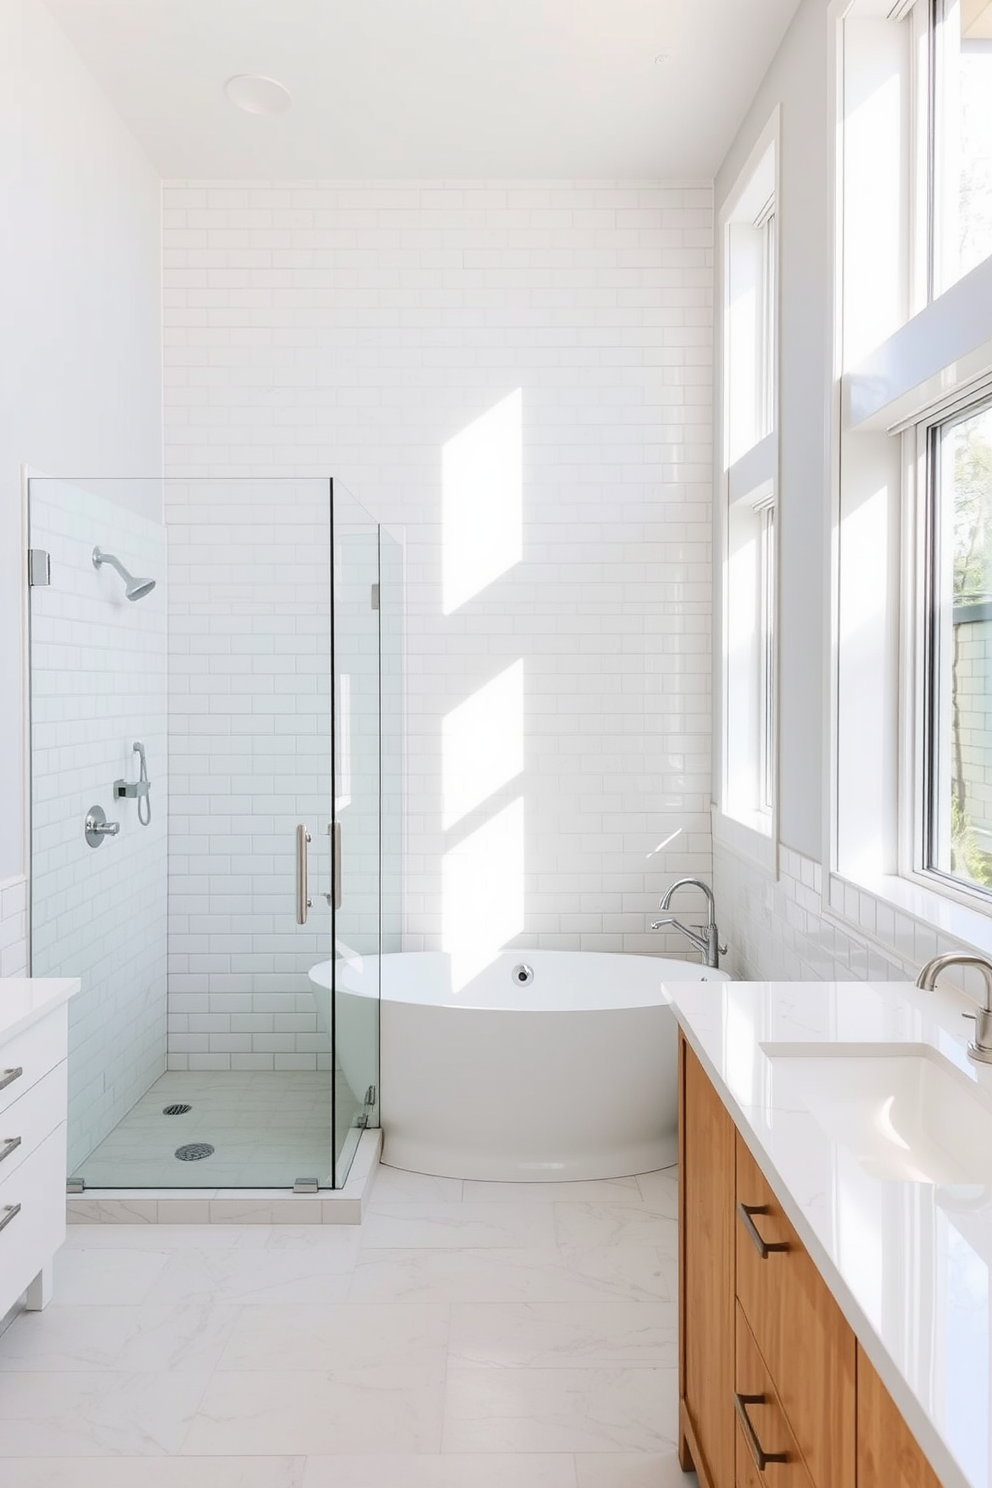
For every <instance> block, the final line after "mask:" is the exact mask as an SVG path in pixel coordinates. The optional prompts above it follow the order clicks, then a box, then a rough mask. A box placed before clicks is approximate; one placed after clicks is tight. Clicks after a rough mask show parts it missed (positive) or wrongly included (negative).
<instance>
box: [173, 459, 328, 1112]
mask: <svg viewBox="0 0 992 1488" xmlns="http://www.w3.org/2000/svg"><path fill="white" fill-rule="evenodd" d="M166 520H167V524H168V532H169V757H170V761H171V769H172V776H171V794H170V816H169V1068H170V1070H201V1071H204V1070H232V1069H233V1070H242V1071H250V1070H262V1071H266V1070H300V1071H312V1070H316V1069H318V1068H324V1069H326V1068H327V1066H328V1051H329V1038H328V1035H327V1033H326V1032H323V1031H321V1030H320V1029H319V1028H318V1024H317V1010H316V1004H315V1002H314V999H313V996H312V995H311V992H310V982H309V980H308V977H307V971H308V969H309V968H310V967H311V966H313V965H314V963H315V962H316V961H318V960H320V959H326V958H327V957H328V956H329V954H330V949H329V948H330V933H329V932H330V916H329V911H328V909H327V906H326V902H325V900H324V897H323V892H322V891H323V890H325V889H326V888H327V886H328V882H327V876H328V856H329V848H328V840H327V837H326V833H325V834H324V835H322V834H321V831H320V823H324V824H325V826H326V822H327V820H328V813H329V806H330V798H331V776H330V762H331V735H330V723H331V695H330V688H331V655H330V634H331V590H330V574H331V549H330V531H331V519H330V486H329V483H328V482H327V481H326V480H306V481H295V482H288V481H283V482H279V481H266V480H260V481H238V480H233V481H229V480H218V481H213V482H206V481H186V480H176V481H169V482H168V483H167V485H166ZM298 822H302V823H304V824H306V825H308V826H309V828H310V831H311V833H312V835H313V839H314V840H313V844H312V847H311V875H312V876H311V883H310V888H311V895H312V897H313V899H314V908H313V910H312V911H311V916H310V920H309V922H308V924H307V925H306V926H305V927H299V926H297V924H296V920H295V899H294V883H295V848H294V844H295V830H296V824H297V823H298ZM327 1093H328V1100H329V1099H330V1086H329V1084H328V1092H327ZM329 1119H330V1118H329V1117H328V1120H329Z"/></svg>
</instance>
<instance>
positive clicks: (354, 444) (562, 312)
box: [164, 181, 712, 1055]
mask: <svg viewBox="0 0 992 1488" xmlns="http://www.w3.org/2000/svg"><path fill="white" fill-rule="evenodd" d="M164 224H165V256H164V272H165V399H166V468H167V472H168V474H169V475H170V477H172V478H180V479H181V478H186V477H202V476H212V477H217V476H222V477H231V476H237V475H251V476H264V475H267V474H269V473H272V474H276V473H278V474H280V475H286V476H290V475H292V476H300V477H305V476H322V475H328V474H332V475H334V476H335V477H341V478H343V480H344V481H345V482H346V483H347V485H348V486H349V487H350V488H351V489H352V490H353V491H354V492H355V493H356V495H357V496H358V497H359V499H361V500H362V501H363V502H364V503H365V504H366V505H367V506H369V507H370V508H371V509H372V510H373V511H374V512H375V513H376V514H377V515H378V516H379V518H380V519H381V520H383V521H384V522H386V523H387V524H389V525H390V526H391V527H393V528H394V529H400V530H404V531H405V577H404V582H405V588H406V599H407V608H406V617H405V708H404V713H405V739H404V753H405V768H406V779H405V786H404V797H405V810H406V819H405V833H404V836H405V847H404V863H403V892H404V934H403V944H404V948H405V949H407V950H417V949H437V948H441V947H442V946H447V948H457V946H458V945H459V944H461V943H462V942H479V941H485V940H486V939H487V938H488V939H491V940H493V941H497V942H498V941H506V942H508V943H510V944H513V943H516V944H521V945H533V946H540V947H545V948H562V949H578V948H584V949H589V950H601V951H610V950H625V951H629V952H642V953H645V952H660V953H674V954H679V955H681V954H683V953H684V951H685V949H686V947H685V943H684V942H682V941H680V939H679V937H678V936H669V935H665V934H654V935H652V934H650V933H649V932H648V930H647V925H648V923H649V920H650V918H651V915H652V913H653V912H654V911H655V910H656V908H657V903H658V898H659V895H660V893H661V892H662V890H663V889H664V887H665V886H666V884H667V883H668V882H669V881H670V880H671V879H672V878H673V877H674V876H675V875H677V874H682V873H708V871H709V869H710V865H711V857H710V835H709V792H710V786H709V781H710V615H711V596H710V502H711V491H710V482H711V468H712V467H711V432H712V431H711V409H712V346H711V339H712V196H711V191H710V188H709V187H706V186H665V185H662V184H658V183H645V184H638V183H636V182H635V183H632V182H624V183H616V182H601V183H597V182H588V181H585V182H552V183H541V182H530V183H516V184H514V183H509V184H507V183H492V184H479V183H469V184H460V183H424V184H417V183H406V184H404V185H381V184H368V185H360V184H359V185H356V184H353V183H352V184H347V185H344V184H335V183H313V182H302V183H296V184H291V183H280V184H278V185H267V184H264V183H243V184H232V183H216V184H214V183H211V182H196V181H191V182H175V183H171V184H167V185H166V187H165V188H164ZM201 515H202V520H204V521H208V520H209V513H206V512H205V513H202V514H201ZM270 515H271V519H272V522H273V525H274V528H275V530H276V536H278V528H279V523H280V520H281V517H282V516H284V515H286V514H285V513H279V512H272V513H271V514H270ZM170 521H171V517H170ZM245 639H246V644H250V636H248V637H246V638H245ZM508 672H512V674H513V676H514V677H517V676H518V675H519V708H518V707H517V706H516V704H514V705H513V707H511V708H509V709H508V710H507V711H505V712H503V713H500V712H499V711H498V710H497V709H496V708H495V707H494V708H491V709H489V710H488V712H485V710H483V713H484V716H485V718H486V723H485V726H484V729H483V730H481V731H480V737H479V740H478V771H477V774H476V776H475V778H474V779H473V776H472V767H471V760H472V751H471V750H470V749H469V750H468V751H467V753H466V751H464V750H463V751H462V754H461V756H460V757H461V758H462V759H464V758H466V757H467V758H468V760H469V762H470V763H469V768H468V774H467V776H466V775H465V773H464V771H463V773H462V774H461V775H460V776H459V778H458V779H457V780H456V779H455V778H453V774H452V770H453V767H452V766H451V765H450V763H449V767H448V769H449V773H448V778H447V779H446V778H445V756H444V751H443V740H444V726H445V719H446V718H448V717H449V715H451V714H452V713H453V712H454V710H456V709H458V708H459V707H460V706H461V705H464V704H466V703H467V702H469V701H470V700H471V699H472V698H473V697H475V696H476V694H479V693H481V691H482V690H483V689H485V688H487V687H488V686H489V685H490V684H494V683H496V682H497V681H498V679H499V678H501V677H503V676H504V675H505V674H507V673H508ZM514 685H516V684H514ZM497 692H498V688H497ZM493 695H494V696H495V695H496V694H495V693H494V694H493ZM460 768H461V767H460ZM454 802H457V803H459V804H458V811H459V812H460V813H461V814H459V815H457V816H455V815H454V814H453V812H454V809H455V808H454V806H453V804H452V803H454ZM199 807H200V809H201V811H202V812H203V813H204V815H203V818H202V820H201V822H200V827H199V830H200V833H201V835H202V837H203V838H204V839H205V840H206V839H209V838H210V837H211V834H212V833H213V832H214V831H215V830H216V832H217V834H218V836H219V837H222V838H223V837H224V836H225V835H226V833H227V829H226V827H225V826H223V825H221V822H222V820H223V821H226V820H227V819H229V816H230V813H229V809H228V806H227V804H226V803H224V802H222V801H219V800H217V801H210V800H201V801H200V802H199ZM215 815H216V816H217V818H218V825H217V827H216V828H215V826H214V816H215ZM446 865H447V871H446ZM178 871H179V870H178V868H175V867H174V879H173V883H174V887H175V886H176V884H177V880H176V877H175V874H176V873H178ZM191 913H192V910H191ZM198 933H201V934H203V935H205V936H207V937H208V938H209V937H210V936H211V934H212V933H223V932H221V931H216V932H213V931H212V930H211V927H210V926H208V925H206V924H201V925H200V927H199V930H198ZM207 954H212V952H207ZM220 974H222V975H226V976H230V977H231V978H232V987H233V978H234V976H235V974H236V973H235V968H233V966H232V968H231V970H230V971H225V972H223V973H220ZM173 986H174V987H177V983H175V982H174V983H173ZM189 995H190V996H191V997H193V998H194V1001H190V1002H188V1003H186V1002H184V1003H183V1007H182V1012H183V1013H185V1014H186V1015H188V1016H189V1017H191V1018H192V1017H193V1016H202V1015H204V1014H209V1011H210V1009H209V1005H208V1004H205V1003H204V1000H203V999H204V993H203V992H202V990H199V991H196V992H195V993H192V992H191V993H190V994H189ZM208 995H209V994H208ZM248 1006H249V1004H248V1003H246V1004H245V1007H246V1011H247V1010H248ZM173 1008H174V1011H175V1013H176V1014H179V1012H180V1007H179V1004H178V1002H177V1001H176V1000H175V999H174V1000H173ZM185 1038H186V1045H185V1047H186V1048H187V1050H188V1052H189V1053H190V1054H192V1052H193V1047H194V1045H193V1043H192V1042H190V1040H193V1039H194V1038H196V1039H199V1041H200V1042H199V1044H198V1048H199V1049H200V1050H201V1051H208V1043H207V1040H208V1038H209V1032H208V1030H207V1029H206V1028H205V1027H202V1026H198V1027H197V1029H196V1033H195V1035H194V1034H193V1032H192V1031H190V1032H188V1033H187V1034H186V1035H185ZM287 1047H288V1046H287ZM220 1052H221V1051H219V1050H218V1051H217V1054H218V1055H219V1054H220ZM232 1053H233V1051H232Z"/></svg>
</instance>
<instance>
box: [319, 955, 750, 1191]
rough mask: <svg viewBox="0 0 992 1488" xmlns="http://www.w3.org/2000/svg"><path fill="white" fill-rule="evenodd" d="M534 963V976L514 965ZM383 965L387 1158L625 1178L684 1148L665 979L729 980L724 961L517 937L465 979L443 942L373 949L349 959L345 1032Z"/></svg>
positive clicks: (506, 1174)
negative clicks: (414, 948)
mask: <svg viewBox="0 0 992 1488" xmlns="http://www.w3.org/2000/svg"><path fill="white" fill-rule="evenodd" d="M520 965H526V966H528V967H530V968H531V969H532V971H533V979H532V980H529V981H526V982H523V983H521V981H520V979H519V975H517V976H515V975H514V968H515V967H518V966H520ZM380 972H381V984H382V991H381V996H382V1008H381V1112H382V1128H383V1159H382V1160H383V1162H385V1163H387V1164H389V1165H390V1166H391V1167H396V1168H408V1169H411V1170H412V1171H414V1172H418V1173H435V1174H439V1175H441V1176H444V1177H449V1178H481V1179H503V1180H516V1181H521V1180H532V1181H538V1180H548V1179H561V1180H567V1179H580V1178H618V1177H622V1176H624V1175H626V1174H630V1173H646V1172H650V1171H651V1170H652V1169H654V1168H663V1167H667V1166H668V1165H669V1164H670V1163H673V1162H675V1160H676V1153H677V1081H676V1024H675V1017H674V1014H673V1013H672V1010H671V1006H670V1002H669V996H668V993H667V991H666V988H665V984H666V982H675V981H726V980H727V976H726V973H725V972H722V971H714V970H712V969H711V968H709V967H706V966H699V965H695V964H693V963H692V962H689V961H673V960H662V959H660V958H659V957H656V956H624V955H608V954H605V953H599V952H589V951H522V950H517V951H503V952H501V953H500V954H499V955H497V956H496V957H495V958H494V959H493V960H492V961H491V962H490V963H489V964H488V965H487V966H486V967H485V968H484V970H483V971H481V972H479V973H478V974H477V975H475V976H473V977H472V978H471V980H469V981H467V983H466V984H465V985H463V986H459V985H458V983H457V980H455V979H453V977H452V965H451V958H450V957H449V956H448V955H446V954H444V953H441V952H404V953H401V954H396V955H387V956H383V957H382V958H381V967H380V959H379V958H378V957H365V958H364V960H363V961H362V962H361V963H360V964H356V965H346V964H344V963H343V962H342V963H339V987H338V1017H339V1028H341V1029H342V1031H344V1029H345V1028H346V1026H347V1023H346V1021H345V1020H347V1019H349V1017H350V1016H351V1014H350V1013H349V1008H348V1003H349V1000H350V999H351V998H364V997H366V996H369V995H375V994H376V993H377V992H378V988H379V981H380ZM329 973H330V963H329V962H324V963H322V964H321V965H320V966H315V967H314V968H313V970H312V971H311V973H310V977H311V980H312V982H313V983H314V995H315V997H316V999H317V1003H318V1009H319V1010H320V1013H321V1018H322V1020H323V1021H324V1023H325V1026H326V1025H327V1023H328V1021H329V1005H330V992H329V990H328V989H329V982H330V976H329ZM342 999H343V1000H342ZM345 1042H346V1040H345V1039H344V1038H342V1040H341V1043H342V1045H343V1044H344V1043H345ZM343 1052H344V1051H343ZM344 1067H345V1073H346V1074H347V1064H346V1063H345V1066H344Z"/></svg>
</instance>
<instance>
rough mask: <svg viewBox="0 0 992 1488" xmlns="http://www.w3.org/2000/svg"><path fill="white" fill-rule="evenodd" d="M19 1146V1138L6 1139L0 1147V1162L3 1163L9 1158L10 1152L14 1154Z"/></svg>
mask: <svg viewBox="0 0 992 1488" xmlns="http://www.w3.org/2000/svg"><path fill="white" fill-rule="evenodd" d="M20 1145H21V1139H20V1137H8V1138H7V1140H6V1142H4V1144H3V1146H2V1147H0V1162H3V1160H4V1158H5V1157H9V1156H10V1154H11V1153H12V1152H16V1151H17V1149H18V1147H20Z"/></svg>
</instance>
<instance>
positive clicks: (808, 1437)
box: [735, 1134, 855, 1488]
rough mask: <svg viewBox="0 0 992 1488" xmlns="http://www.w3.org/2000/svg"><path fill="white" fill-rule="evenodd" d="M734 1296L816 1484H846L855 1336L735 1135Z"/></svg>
mask: <svg viewBox="0 0 992 1488" xmlns="http://www.w3.org/2000/svg"><path fill="white" fill-rule="evenodd" d="M735 1250H736V1262H737V1297H738V1301H739V1304H740V1308H741V1311H742V1312H743V1314H744V1317H745V1319H746V1321H747V1323H748V1325H749V1326H750V1329H751V1332H752V1334H753V1336H754V1341H755V1343H756V1344H757V1347H758V1350H759V1351H760V1354H761V1357H762V1359H763V1360H764V1363H765V1365H766V1367H767V1369H768V1373H769V1375H770V1376H771V1379H772V1381H773V1383H774V1386H775V1390H776V1392H777V1394H778V1398H779V1400H780V1402H781V1405H782V1408H783V1409H784V1411H785V1415H786V1417H787V1419H788V1422H789V1425H790V1427H791V1429H792V1433H793V1435H794V1437H795V1439H796V1442H797V1444H798V1446H799V1450H800V1451H801V1453H802V1457H803V1460H804V1461H805V1464H806V1467H807V1470H808V1472H809V1475H810V1478H811V1479H812V1482H813V1484H814V1485H815V1488H853V1484H854V1480H855V1434H854V1419H855V1342H854V1334H853V1332H852V1331H851V1329H850V1328H849V1327H848V1325H847V1323H846V1321H845V1319H844V1317H843V1315H842V1313H841V1311H840V1308H839V1307H838V1306H837V1304H836V1302H835V1301H834V1299H833V1297H832V1296H831V1295H830V1292H829V1291H828V1289H827V1286H826V1283H825V1282H824V1281H823V1279H822V1278H821V1276H820V1274H819V1272H818V1271H817V1269H816V1267H815V1266H814V1265H813V1262H812V1261H811V1260H810V1257H809V1255H808V1254H807V1252H806V1249H805V1247H804V1246H803V1244H802V1242H801V1241H800V1239H799V1237H798V1236H797V1235H796V1232H795V1230H794V1229H793V1228H792V1225H791V1224H790V1223H789V1221H788V1219H787V1218H786V1217H785V1215H784V1214H783V1212H782V1208H781V1205H780V1204H779V1203H778V1201H777V1199H776V1198H775V1196H774V1194H773V1193H772V1191H771V1189H770V1188H769V1186H768V1184H767V1182H766V1181H765V1178H764V1176H763V1174H762V1173H761V1171H760V1169H759V1168H758V1166H757V1164H756V1163H755V1161H754V1159H753V1157H752V1156H751V1154H750V1152H749V1151H748V1149H747V1146H746V1145H745V1143H744V1141H743V1140H742V1139H741V1137H740V1135H739V1134H738V1137H737V1222H736V1245H735Z"/></svg>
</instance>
